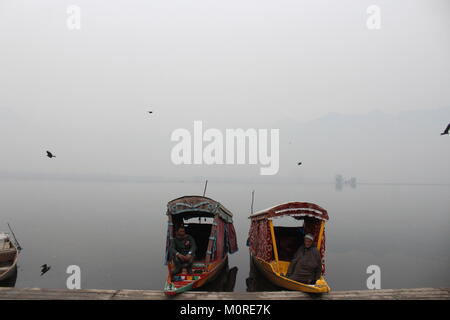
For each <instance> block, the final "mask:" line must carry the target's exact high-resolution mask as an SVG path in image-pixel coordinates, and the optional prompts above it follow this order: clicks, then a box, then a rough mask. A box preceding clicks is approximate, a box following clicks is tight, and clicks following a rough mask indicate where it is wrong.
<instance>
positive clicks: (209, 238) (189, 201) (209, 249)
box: [165, 196, 238, 264]
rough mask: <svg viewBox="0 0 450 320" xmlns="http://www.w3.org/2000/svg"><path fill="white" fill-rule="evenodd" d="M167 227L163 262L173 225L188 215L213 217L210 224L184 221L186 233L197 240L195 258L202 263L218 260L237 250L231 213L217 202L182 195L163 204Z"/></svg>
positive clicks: (167, 258)
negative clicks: (165, 205)
mask: <svg viewBox="0 0 450 320" xmlns="http://www.w3.org/2000/svg"><path fill="white" fill-rule="evenodd" d="M167 216H168V228H167V240H166V258H165V263H166V264H167V263H168V262H169V260H170V252H169V251H170V250H169V249H170V247H171V245H172V241H173V239H174V237H175V227H176V226H177V225H180V224H183V223H184V221H183V220H188V219H191V218H196V217H199V218H203V217H205V218H213V221H212V223H200V219H199V223H187V224H186V228H187V230H186V231H187V232H188V233H190V235H191V236H192V237H194V239H195V241H196V243H197V251H198V254H196V258H197V259H200V258H202V259H201V260H203V261H204V262H205V263H206V264H208V263H210V262H213V261H217V260H220V259H222V258H224V257H225V256H226V254H227V253H234V252H236V251H237V250H238V245H237V237H236V231H235V229H234V226H233V214H232V213H231V212H230V211H229V210H228V209H227V208H225V207H224V206H223V205H221V204H220V203H219V202H217V201H215V200H213V199H210V198H207V197H202V196H184V197H181V198H177V199H174V200H172V201H170V202H169V203H168V204H167Z"/></svg>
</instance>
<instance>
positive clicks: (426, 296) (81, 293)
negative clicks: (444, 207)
mask: <svg viewBox="0 0 450 320" xmlns="http://www.w3.org/2000/svg"><path fill="white" fill-rule="evenodd" d="M130 299H132V300H167V299H175V300H178V299H181V300H355V299H356V300H410V299H417V300H449V299H450V288H416V289H382V290H353V291H332V292H330V293H327V294H322V295H314V294H307V293H303V292H296V291H271V292H205V291H195V292H186V293H183V294H180V295H177V296H175V297H170V298H169V297H167V296H166V295H165V294H164V292H162V291H157V290H66V289H38V288H24V289H20V288H0V300H130Z"/></svg>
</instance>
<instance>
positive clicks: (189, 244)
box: [170, 225, 197, 275]
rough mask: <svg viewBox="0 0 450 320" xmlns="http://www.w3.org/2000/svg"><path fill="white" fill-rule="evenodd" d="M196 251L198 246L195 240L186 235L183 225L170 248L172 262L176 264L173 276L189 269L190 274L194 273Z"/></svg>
mask: <svg viewBox="0 0 450 320" xmlns="http://www.w3.org/2000/svg"><path fill="white" fill-rule="evenodd" d="M196 250H197V245H196V244H195V240H194V238H193V237H192V236H190V235H189V234H187V233H186V229H185V228H184V226H183V225H181V226H179V227H178V229H177V230H176V235H175V238H174V239H173V241H172V246H171V248H170V253H171V255H172V261H173V263H174V264H175V268H174V269H173V270H172V275H176V274H177V273H180V271H181V270H182V269H183V271H184V272H186V271H185V270H186V269H187V272H188V273H192V262H193V261H194V257H195V251H196Z"/></svg>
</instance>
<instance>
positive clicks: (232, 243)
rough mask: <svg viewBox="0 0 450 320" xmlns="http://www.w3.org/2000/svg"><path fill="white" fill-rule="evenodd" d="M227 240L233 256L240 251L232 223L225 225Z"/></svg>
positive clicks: (229, 250)
mask: <svg viewBox="0 0 450 320" xmlns="http://www.w3.org/2000/svg"><path fill="white" fill-rule="evenodd" d="M225 239H226V241H227V247H228V252H229V253H231V254H232V253H235V252H236V251H238V245H237V237H236V231H235V230H234V226H233V224H232V223H225Z"/></svg>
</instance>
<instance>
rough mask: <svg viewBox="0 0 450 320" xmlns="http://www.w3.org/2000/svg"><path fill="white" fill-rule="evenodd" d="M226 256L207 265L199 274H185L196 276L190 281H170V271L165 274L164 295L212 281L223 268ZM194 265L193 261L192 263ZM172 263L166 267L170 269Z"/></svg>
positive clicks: (226, 260) (194, 287)
mask: <svg viewBox="0 0 450 320" xmlns="http://www.w3.org/2000/svg"><path fill="white" fill-rule="evenodd" d="M227 262H228V257H225V258H224V259H223V260H221V261H217V262H212V263H210V264H209V265H208V270H207V271H206V272H203V273H201V274H194V275H186V277H188V278H190V277H198V279H192V280H191V281H189V282H187V281H172V279H171V275H170V272H169V274H168V275H167V278H166V283H165V285H164V293H165V294H166V295H169V296H171V295H176V294H179V293H183V292H186V291H189V290H192V289H196V288H199V287H201V286H203V285H205V284H206V283H209V282H211V281H213V280H214V279H215V278H216V277H217V276H218V275H219V273H220V271H221V270H222V269H223V267H224V266H225V265H226V264H227ZM194 265H195V263H194ZM171 267H172V265H171V264H169V266H168V268H169V270H170V269H171Z"/></svg>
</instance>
